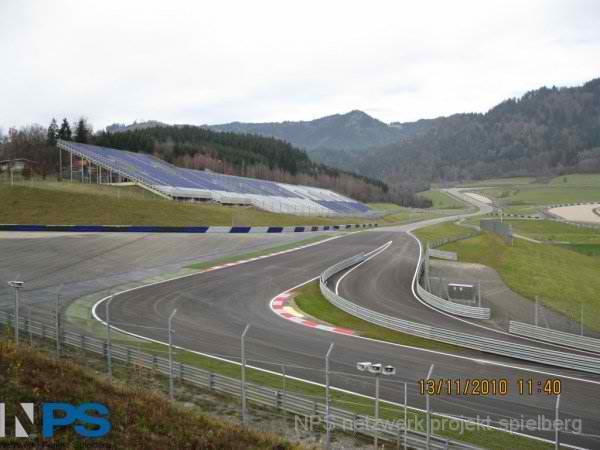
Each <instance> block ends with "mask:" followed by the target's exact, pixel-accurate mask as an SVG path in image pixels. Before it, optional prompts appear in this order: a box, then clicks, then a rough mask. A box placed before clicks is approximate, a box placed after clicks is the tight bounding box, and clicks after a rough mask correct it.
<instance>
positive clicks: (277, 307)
mask: <svg viewBox="0 0 600 450" xmlns="http://www.w3.org/2000/svg"><path fill="white" fill-rule="evenodd" d="M313 280H314V279H313ZM313 280H310V281H313ZM304 284H306V283H304ZM298 287H299V286H296V287H293V288H292V289H290V290H287V291H285V292H282V293H281V294H279V295H277V296H276V297H273V298H272V299H271V302H270V303H269V307H270V308H271V311H273V312H274V313H275V314H277V315H278V316H279V317H282V318H283V319H286V320H289V321H291V322H295V323H297V324H300V325H303V326H305V327H308V328H313V329H316V330H323V331H329V332H330V333H338V334H345V335H347V336H355V335H356V334H357V333H356V332H355V331H354V330H351V329H349V328H342V327H334V326H331V325H325V324H322V323H318V322H315V321H314V320H312V319H310V318H308V317H307V316H306V314H304V313H303V312H302V311H300V310H298V309H296V308H294V307H293V306H291V302H290V298H291V297H292V291H293V290H294V289H297V288H298Z"/></svg>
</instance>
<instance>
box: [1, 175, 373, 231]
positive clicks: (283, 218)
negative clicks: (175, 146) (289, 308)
mask: <svg viewBox="0 0 600 450" xmlns="http://www.w3.org/2000/svg"><path fill="white" fill-rule="evenodd" d="M57 184H61V185H62V186H59V187H57V186H56V185H57ZM48 185H49V186H51V187H48ZM97 188H98V186H93V185H92V186H89V185H88V186H85V185H81V184H74V185H69V183H48V184H42V185H37V186H36V185H33V187H30V186H25V185H22V186H12V187H11V186H8V185H0V205H2V208H1V209H0V223H13V224H78V225H85V224H97V225H162V226H193V225H222V226H231V225H252V226H266V225H280V226H290V225H332V224H341V223H364V222H373V220H365V219H358V218H348V217H336V218H326V217H300V216H293V215H289V214H274V213H269V212H266V211H260V210H257V209H255V208H245V207H228V206H221V205H216V204H187V203H178V202H172V201H168V200H163V199H160V198H158V197H156V196H148V197H146V196H145V195H146V194H144V193H143V191H141V190H138V189H137V188H126V190H125V191H123V192H127V194H123V195H121V196H120V198H119V197H117V196H116V195H114V194H113V193H112V192H111V193H110V194H109V193H106V192H107V190H111V189H114V190H116V191H117V192H118V190H119V189H122V188H117V187H108V186H104V187H103V188H104V189H101V190H100V191H96V189H97ZM101 188H102V187H101ZM140 191H141V192H140Z"/></svg>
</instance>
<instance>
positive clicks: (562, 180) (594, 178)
mask: <svg viewBox="0 0 600 450" xmlns="http://www.w3.org/2000/svg"><path fill="white" fill-rule="evenodd" d="M550 184H552V185H555V184H559V185H568V186H595V187H600V175H597V174H571V175H563V176H560V177H556V178H553V179H552V180H550Z"/></svg>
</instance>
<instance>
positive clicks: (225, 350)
mask: <svg viewBox="0 0 600 450" xmlns="http://www.w3.org/2000/svg"><path fill="white" fill-rule="evenodd" d="M405 229H406V227H404V228H397V229H392V230H390V231H381V230H380V231H368V232H361V233H356V234H352V235H348V236H345V237H343V238H340V239H336V240H334V241H330V242H326V243H323V244H320V245H316V246H314V247H311V248H307V249H303V250H299V251H296V252H293V253H291V254H287V255H280V256H274V257H271V258H267V259H263V260H259V261H255V262H252V263H248V264H244V265H243V266H238V267H230V268H226V269H222V270H219V271H216V272H208V273H204V274H199V275H197V276H191V277H186V278H182V279H177V280H172V281H169V282H165V283H161V284H158V285H151V286H147V287H143V288H140V289H137V290H135V291H130V292H127V293H124V294H121V295H117V296H116V297H115V298H114V300H113V302H112V304H111V318H112V319H113V320H114V321H115V322H119V323H120V325H119V327H120V328H123V329H125V330H126V331H130V332H133V333H138V334H144V335H145V336H147V337H150V338H154V339H158V340H161V341H165V340H166V333H165V332H164V331H161V330H152V329H148V328H145V329H144V331H143V333H140V328H139V327H136V326H135V325H131V324H137V325H143V326H144V327H160V328H164V326H165V323H166V320H167V317H168V315H169V314H170V312H171V311H172V309H173V308H175V307H176V308H178V315H177V316H176V318H175V329H176V335H175V341H174V343H175V344H176V345H178V346H181V347H183V348H188V349H192V350H197V351H202V352H205V353H211V354H217V355H222V356H224V357H228V358H230V359H232V360H235V359H236V358H237V356H238V355H239V351H240V345H239V336H240V334H241V332H242V330H243V328H244V326H245V325H246V324H247V323H250V324H252V328H251V330H250V333H249V335H248V340H247V344H246V347H247V350H246V351H247V355H248V358H249V359H250V360H254V361H252V364H253V365H256V366H259V367H264V368H266V369H275V370H278V366H279V365H280V364H286V365H289V366H297V367H294V368H290V369H289V370H288V374H290V375H292V376H297V377H300V378H303V379H308V380H312V381H316V382H323V381H324V376H323V373H322V368H323V357H324V354H325V352H326V350H327V348H328V346H329V344H330V343H331V342H334V343H335V350H334V353H333V355H332V362H331V367H332V370H333V371H336V372H345V373H348V374H352V375H356V371H355V363H356V362H357V361H360V360H375V361H382V362H384V363H389V364H394V365H396V367H397V368H398V378H400V379H402V380H408V381H411V382H414V381H415V380H417V379H420V378H423V377H424V376H425V374H426V372H427V369H428V367H429V364H431V363H435V368H436V369H435V375H436V377H443V378H449V379H457V378H464V377H465V374H468V376H469V377H470V378H475V377H478V378H508V379H509V380H511V381H512V382H516V381H515V380H517V379H518V378H529V377H534V378H536V379H537V378H539V377H543V375H542V374H540V373H536V372H532V371H530V370H529V369H527V368H519V367H516V366H514V364H510V366H508V365H507V366H503V365H501V364H503V363H504V361H505V362H506V364H509V363H513V362H512V361H508V360H504V361H503V360H501V359H497V361H498V363H497V364H486V363H484V362H482V358H486V359H487V355H482V354H480V353H477V352H469V351H465V352H464V353H463V354H461V355H460V356H455V355H447V354H443V353H440V352H431V351H425V350H421V349H413V348H407V347H402V346H395V345H391V344H386V343H381V342H376V341H371V340H366V339H360V338H356V337H352V336H343V335H336V334H333V333H327V332H324V331H319V330H314V329H308V328H305V327H302V326H301V325H297V324H294V323H291V322H289V321H285V320H282V319H280V318H279V317H278V316H276V315H274V314H272V313H271V311H270V310H269V307H268V303H269V300H270V299H271V298H273V297H274V296H276V295H277V294H279V293H280V292H282V291H284V290H286V289H288V288H290V287H292V286H295V285H297V284H300V283H302V282H304V281H306V280H308V279H310V278H313V277H315V276H317V275H319V274H320V273H321V272H322V271H323V270H324V269H325V268H327V267H329V266H331V265H333V264H335V263H336V262H339V261H340V260H341V259H344V258H347V257H350V256H353V255H355V254H357V253H360V252H363V251H365V252H366V251H369V250H372V249H374V248H376V247H378V246H380V245H382V244H383V243H385V242H387V241H389V240H393V241H398V244H397V245H398V246H397V247H396V251H395V254H396V255H397V258H398V263H399V264H400V267H405V268H406V271H405V270H402V269H399V272H397V273H396V272H394V275H398V276H399V277H401V280H402V282H401V283H400V286H402V289H403V290H404V291H403V292H402V293H401V294H402V295H403V296H404V295H409V292H410V278H411V277H412V274H413V272H414V265H415V264H416V260H415V258H414V251H415V248H414V245H416V244H410V241H409V240H408V238H406V235H405V234H404V233H403V231H404V230H405ZM411 263H412V270H408V269H409V268H410V266H411ZM365 266H368V265H365ZM396 270H398V269H396ZM374 276H375V275H374ZM402 277H405V278H402ZM413 301H414V300H413ZM103 310H104V308H99V309H98V313H99V315H100V317H101V318H103V313H104V311H103ZM442 320H443V319H442ZM127 324H130V325H127ZM263 361H268V362H263ZM271 363H273V364H275V365H273V364H271ZM523 366H525V365H523ZM528 367H532V368H533V367H534V365H530V366H528ZM538 369H539V368H538ZM332 383H333V385H335V386H336V387H339V388H343V389H348V390H352V391H355V392H359V393H363V394H368V395H370V394H371V393H372V391H373V387H372V385H371V383H370V382H363V381H360V382H357V381H356V379H352V378H349V377H348V376H343V375H340V374H336V375H334V376H333V377H332ZM381 392H382V398H385V399H388V400H392V401H400V397H401V396H400V389H398V386H397V385H391V384H390V383H388V384H386V383H382V391H381ZM563 392H564V393H563V395H562V401H561V406H564V407H563V408H561V409H562V411H563V413H564V414H565V416H569V417H581V418H583V423H584V431H585V432H586V433H591V434H598V430H600V419H599V416H600V407H599V406H598V405H600V385H599V384H596V383H594V382H590V381H586V380H583V379H582V380H577V379H574V378H569V377H564V378H563ZM409 403H410V404H411V405H414V406H421V407H422V406H423V405H424V399H423V397H421V396H418V395H417V394H416V392H411V396H410V398H409ZM553 406H554V398H552V397H547V396H544V395H537V394H534V395H532V396H520V395H518V394H516V393H514V392H511V393H510V394H509V395H507V396H506V397H494V398H492V397H443V396H440V397H435V398H434V399H433V400H432V407H433V410H434V411H436V412H440V413H447V414H455V415H456V414H464V415H466V416H470V417H472V416H475V415H477V414H479V415H481V416H487V415H490V416H491V417H492V418H493V419H494V420H499V419H502V418H515V417H516V418H518V417H520V416H521V415H524V416H526V417H530V416H537V415H539V414H544V415H545V416H546V417H551V416H552V414H553ZM539 434H540V435H544V433H539ZM544 436H545V437H551V436H550V435H549V434H545V435H544ZM563 440H564V442H570V443H573V444H578V445H582V446H584V447H590V448H594V447H596V448H598V447H599V446H600V441H599V440H597V439H596V438H593V437H585V436H583V437H582V436H575V435H569V436H565V437H564V439H563Z"/></svg>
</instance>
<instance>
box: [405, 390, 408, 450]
mask: <svg viewBox="0 0 600 450" xmlns="http://www.w3.org/2000/svg"><path fill="white" fill-rule="evenodd" d="M407 440H408V384H407V383H406V381H405V382H404V450H406V448H407V443H406V442H407Z"/></svg>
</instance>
